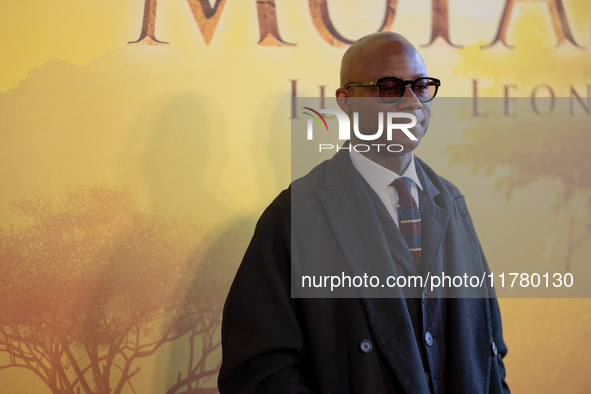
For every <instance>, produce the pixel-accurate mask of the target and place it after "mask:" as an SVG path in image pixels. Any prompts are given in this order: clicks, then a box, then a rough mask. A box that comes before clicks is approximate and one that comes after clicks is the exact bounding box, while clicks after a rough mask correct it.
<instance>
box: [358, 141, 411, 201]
mask: <svg viewBox="0 0 591 394" xmlns="http://www.w3.org/2000/svg"><path fill="white" fill-rule="evenodd" d="M350 152H351V153H350V154H351V161H352V162H353V166H355V168H356V169H357V171H359V173H360V174H361V176H362V177H363V178H364V179H365V180H366V181H367V183H369V185H370V186H371V187H372V188H373V189H374V190H375V191H379V190H384V189H386V188H388V187H389V186H390V185H391V184H392V182H394V181H395V180H396V179H398V178H400V177H401V176H400V175H398V174H396V173H395V172H394V171H390V170H389V169H387V168H386V167H382V166H381V165H379V164H378V163H376V162H375V161H372V160H371V159H368V158H367V157H365V156H364V155H362V154H361V153H359V152H355V151H354V150H353V149H351V151H350ZM411 155H412V157H411V160H410V163H409V164H408V167H406V170H404V172H403V173H402V176H406V177H409V178H410V179H412V181H413V182H414V183H415V184H416V185H417V187H418V188H419V189H420V190H423V186H422V185H421V181H420V180H419V177H418V175H417V169H416V167H415V157H414V155H413V154H412V153H411Z"/></svg>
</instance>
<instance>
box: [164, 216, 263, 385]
mask: <svg viewBox="0 0 591 394" xmlns="http://www.w3.org/2000/svg"><path fill="white" fill-rule="evenodd" d="M253 228H254V220H253V219H251V218H244V219H240V220H236V221H234V222H232V223H231V224H230V225H229V226H228V227H227V228H226V229H224V230H223V231H222V232H221V233H220V234H218V235H216V237H215V239H214V241H213V242H212V243H211V245H210V246H209V247H208V248H207V249H206V251H205V253H204V254H203V257H200V256H196V255H194V256H192V258H191V264H190V265H192V266H195V267H197V268H196V270H195V274H194V279H193V281H192V283H191V285H190V286H189V289H188V292H187V294H186V296H185V300H184V303H183V308H182V310H181V315H180V317H179V319H178V321H177V330H178V331H179V332H182V333H188V335H187V340H188V356H189V362H188V363H187V367H186V370H184V371H179V372H178V374H177V376H176V381H175V383H174V384H173V385H172V386H171V387H170V388H169V389H168V391H167V394H177V393H193V394H205V393H217V392H218V391H217V388H216V387H217V382H216V378H217V373H218V371H219V368H220V365H221V361H222V359H221V351H220V350H221V348H220V347H221V331H220V329H221V323H222V310H223V306H224V301H225V299H226V295H227V294H228V290H229V288H230V284H231V283H232V279H233V278H234V275H235V273H236V268H237V266H238V263H239V262H240V260H241V258H242V255H243V254H244V250H245V249H246V245H247V243H248V241H249V239H250V236H251V235H252V231H253V230H252V229H253ZM198 261H202V262H201V263H198Z"/></svg>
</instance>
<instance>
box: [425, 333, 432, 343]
mask: <svg viewBox="0 0 591 394" xmlns="http://www.w3.org/2000/svg"><path fill="white" fill-rule="evenodd" d="M425 343H426V344H427V346H431V345H433V335H432V334H431V332H430V331H427V332H425Z"/></svg>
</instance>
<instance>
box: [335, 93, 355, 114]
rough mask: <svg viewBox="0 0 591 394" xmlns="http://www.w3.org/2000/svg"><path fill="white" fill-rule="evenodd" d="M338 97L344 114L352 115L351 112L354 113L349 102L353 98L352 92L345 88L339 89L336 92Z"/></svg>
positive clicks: (338, 102)
mask: <svg viewBox="0 0 591 394" xmlns="http://www.w3.org/2000/svg"><path fill="white" fill-rule="evenodd" d="M336 97H337V104H338V105H339V107H341V109H342V110H343V112H344V113H346V114H347V115H351V112H353V111H352V110H351V104H350V101H349V97H351V92H350V91H349V90H348V89H345V88H338V89H337V91H336Z"/></svg>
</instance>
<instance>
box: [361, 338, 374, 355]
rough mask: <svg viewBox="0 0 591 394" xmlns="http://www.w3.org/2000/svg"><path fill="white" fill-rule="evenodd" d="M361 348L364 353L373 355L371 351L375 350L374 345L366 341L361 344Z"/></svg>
mask: <svg viewBox="0 0 591 394" xmlns="http://www.w3.org/2000/svg"><path fill="white" fill-rule="evenodd" d="M359 348H360V349H361V351H362V352H363V353H371V351H372V350H373V345H372V344H371V342H370V341H369V340H367V339H364V340H363V341H361V343H360V344H359Z"/></svg>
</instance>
